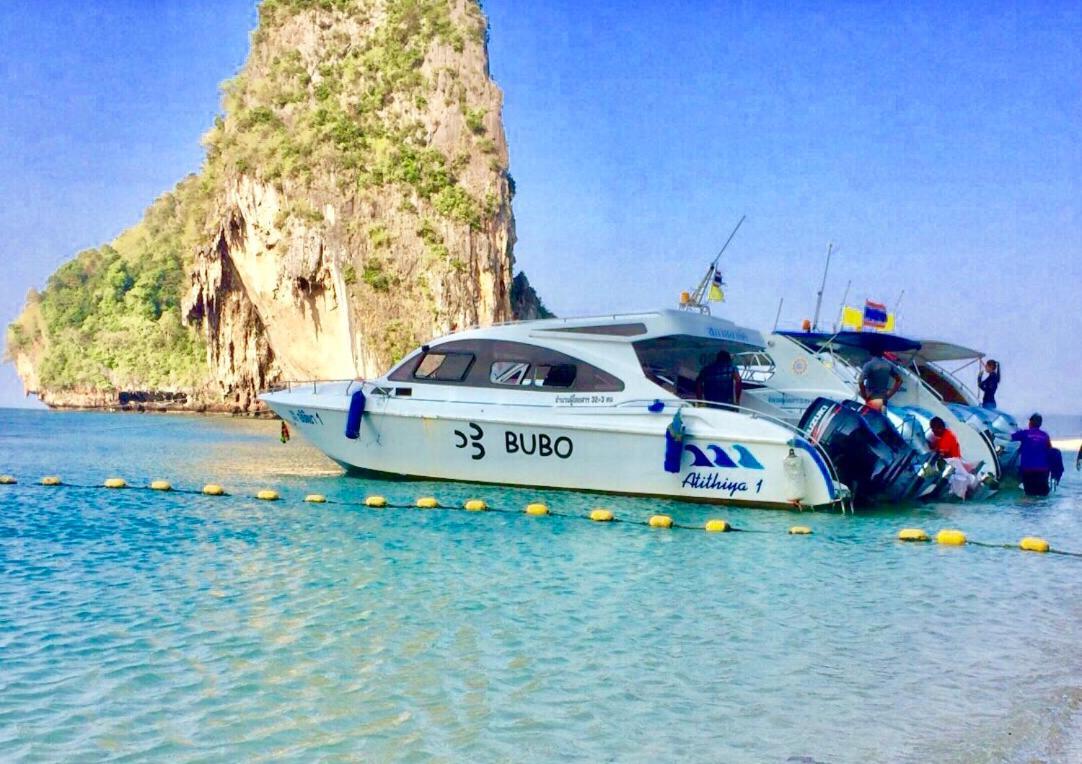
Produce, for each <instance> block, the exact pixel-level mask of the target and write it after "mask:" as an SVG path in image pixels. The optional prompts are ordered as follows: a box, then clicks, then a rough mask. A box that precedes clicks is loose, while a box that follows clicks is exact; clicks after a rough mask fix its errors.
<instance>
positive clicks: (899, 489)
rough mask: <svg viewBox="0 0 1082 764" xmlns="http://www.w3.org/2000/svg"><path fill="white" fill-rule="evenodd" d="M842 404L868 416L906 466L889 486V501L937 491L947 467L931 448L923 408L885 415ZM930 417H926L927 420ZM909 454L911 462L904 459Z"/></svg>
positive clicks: (850, 403)
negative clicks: (921, 416)
mask: <svg viewBox="0 0 1082 764" xmlns="http://www.w3.org/2000/svg"><path fill="white" fill-rule="evenodd" d="M842 405H843V406H845V407H846V408H849V409H851V410H853V411H856V412H857V413H858V414H860V415H861V416H862V417H864V421H865V422H867V423H868V426H869V427H870V428H871V430H872V432H874V433H875V434H876V436H877V437H878V438H879V439H880V440H881V441H883V442H884V443H885V444H886V445H887V447H888V448H890V450H891V451H893V452H894V453H895V455H896V461H897V462H898V463H899V464H902V463H904V467H903V468H902V469H901V470H900V471H899V472H898V474H897V475H896V476H895V477H894V478H893V479H892V480H891V483H890V485H889V486H888V487H887V490H886V496H887V498H890V499H892V500H894V501H902V500H905V499H910V498H918V497H920V498H924V497H927V496H929V495H931V494H932V493H934V492H935V490H936V488H937V486H938V485H939V483H940V478H941V477H942V474H943V468H944V466H945V465H944V464H943V462H942V460H941V459H940V458H939V455H938V454H936V453H935V452H934V451H932V449H931V447H930V446H929V445H928V437H927V435H926V434H925V432H926V427H927V422H926V421H925V422H921V421H920V418H919V415H920V413H922V412H921V411H920V410H919V409H915V410H909V409H906V408H897V407H893V408H888V409H886V410H885V412H884V411H876V410H875V409H872V408H868V407H867V406H864V405H862V404H860V403H858V402H857V401H845V402H843V403H842ZM929 418H930V417H927V416H926V417H925V420H927V419H929ZM906 454H908V455H909V458H908V459H905V458H904V457H905V455H906Z"/></svg>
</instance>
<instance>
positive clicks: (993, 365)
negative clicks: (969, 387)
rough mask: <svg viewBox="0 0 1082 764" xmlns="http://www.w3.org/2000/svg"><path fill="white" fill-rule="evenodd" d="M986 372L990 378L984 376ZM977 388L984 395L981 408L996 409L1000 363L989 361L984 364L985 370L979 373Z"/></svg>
mask: <svg viewBox="0 0 1082 764" xmlns="http://www.w3.org/2000/svg"><path fill="white" fill-rule="evenodd" d="M985 372H987V373H988V376H987V377H986V376H984V374H985ZM977 387H979V388H980V391H981V394H982V396H983V397H982V400H981V408H985V409H994V408H995V407H996V389H997V388H998V387H999V361H993V360H992V359H990V358H989V359H988V360H987V361H985V362H984V368H983V369H982V370H981V371H978V372H977Z"/></svg>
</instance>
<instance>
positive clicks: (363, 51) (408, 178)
mask: <svg viewBox="0 0 1082 764" xmlns="http://www.w3.org/2000/svg"><path fill="white" fill-rule="evenodd" d="M486 38H487V26H486V22H485V19H484V17H483V14H482V13H481V10H480V8H479V6H478V4H477V2H476V0H352V1H350V0H333V1H332V2H327V1H326V0H311V1H310V0H265V2H264V3H263V5H262V6H261V8H260V22H259V27H258V29H257V30H256V31H255V32H254V33H253V36H252V50H251V53H250V56H249V60H248V62H247V63H246V65H245V67H244V69H243V70H242V72H241V73H240V74H239V75H238V76H237V77H236V78H235V79H234V80H231V81H230V82H229V83H227V84H226V86H225V87H224V93H225V95H224V110H225V113H224V116H223V117H221V118H219V119H218V120H217V121H216V124H215V126H214V128H213V129H212V130H211V131H210V132H209V133H208V135H207V136H206V137H205V141H204V142H205V144H206V146H207V159H206V162H205V165H204V167H203V169H202V171H201V173H200V175H199V176H198V177H197V178H194V179H190V180H189V181H187V182H186V183H187V185H185V186H184V189H183V192H182V189H180V188H179V187H178V191H177V192H176V193H175V196H176V198H177V204H176V205H175V209H176V217H177V220H178V222H177V224H176V225H175V226H174V228H175V229H176V232H178V233H176V235H175V236H173V237H172V239H171V242H170V243H169V244H167V245H166V246H174V247H177V248H179V249H180V250H182V251H180V252H179V255H178V257H177V258H176V259H177V261H178V262H180V263H182V266H181V267H182V270H183V279H182V283H181V288H180V290H179V291H180V294H179V295H178V296H177V298H178V299H177V306H176V312H177V315H178V316H179V318H180V319H181V320H182V321H183V323H184V324H185V325H186V326H187V327H188V328H187V331H188V332H189V333H190V334H191V335H192V337H191V339H192V342H193V343H195V345H197V346H198V347H199V348H201V351H200V352H201V353H202V354H203V355H204V357H205V375H204V378H203V379H200V380H195V381H193V380H188V381H187V382H186V383H181V384H171V385H170V384H165V385H162V384H160V383H159V384H157V385H150V384H139V383H140V382H142V381H143V380H140V379H132V378H131V377H138V376H139V375H138V374H137V373H132V374H129V375H128V377H129V378H128V379H126V380H124V381H123V383H122V384H119V385H118V384H117V381H116V380H115V379H109V374H105V376H104V377H101V372H100V366H99V367H95V368H96V369H97V371H94V372H93V374H98V375H99V377H97V378H93V374H90V372H84V370H82V368H81V367H79V370H78V371H76V372H72V373H70V374H68V375H67V376H65V377H64V379H63V380H59V381H60V382H62V383H63V384H60V385H57V384H55V382H56V380H53V379H50V374H49V373H47V371H46V368H47V367H48V363H47V360H48V356H49V354H50V352H51V351H50V346H51V345H52V344H54V342H53V341H54V340H55V339H56V337H58V336H59V335H60V334H62V333H63V331H65V328H64V327H63V326H59V325H57V324H56V321H55V320H52V319H56V317H57V316H58V315H63V316H67V315H68V314H67V313H62V312H60V311H57V310H52V311H51V312H50V310H49V305H50V299H51V298H50V290H49V289H47V290H46V291H45V293H44V294H43V295H42V306H41V307H42V308H45V310H44V316H45V319H46V320H45V321H43V322H40V323H41V324H42V325H43V326H44V327H45V328H44V329H43V330H41V331H38V332H37V333H35V332H34V331H33V330H31V329H30V328H29V324H30V323H31V321H30V320H29V317H28V316H27V315H25V314H24V316H23V317H22V318H21V319H20V321H19V322H16V323H17V325H19V326H20V327H21V328H20V329H19V330H18V331H19V333H18V335H17V336H15V341H13V336H12V333H11V331H10V330H9V341H8V348H9V354H10V355H11V356H12V357H13V358H14V359H15V361H16V364H17V367H18V369H19V371H20V375H21V376H22V377H23V380H24V383H25V384H27V386H28V388H29V387H36V389H38V390H39V391H41V392H43V393H44V395H43V398H44V399H45V400H46V401H47V402H50V403H54V404H58V403H59V404H60V405H63V400H64V396H65V395H70V396H81V397H79V398H78V401H87V400H90V399H89V398H87V397H86V396H87V395H90V396H91V397H93V396H98V398H104V399H105V400H106V401H108V400H110V399H111V398H110V396H112V398H115V400H116V401H117V402H118V403H119V401H120V400H121V397H122V396H121V393H124V392H128V393H130V392H131V391H132V390H136V389H137V390H139V391H140V395H136V396H135V398H134V400H136V404H135V405H148V406H150V407H154V406H156V405H159V404H160V405H161V407H164V408H174V407H186V408H213V409H223V410H232V411H238V412H253V411H258V410H259V408H260V405H259V404H258V401H257V400H256V395H257V393H258V392H259V391H260V390H261V389H264V388H266V387H267V386H270V385H272V384H274V383H276V382H278V381H282V380H300V379H329V378H330V379H340V378H350V377H354V376H369V375H374V374H377V373H379V372H382V371H383V370H385V369H386V368H387V367H388V366H389V365H390V364H391V363H393V362H394V361H396V360H398V359H399V358H400V357H401V356H402V355H404V354H405V353H406V352H408V351H409V350H410V349H411V348H412V347H414V346H416V345H418V344H420V343H421V342H423V341H424V340H427V339H429V338H431V337H432V336H436V335H439V334H443V333H446V332H448V331H452V330H454V329H458V328H465V327H467V326H472V325H476V324H486V323H491V322H493V321H503V320H508V319H510V318H511V317H512V306H511V300H510V294H511V276H512V267H513V254H512V249H513V245H514V240H515V230H514V217H513V214H512V210H511V195H512V192H511V188H512V187H513V185H512V183H511V181H510V177H509V175H508V173H507V163H508V159H507V146H506V141H505V137H504V132H503V127H502V123H501V119H500V112H501V101H502V97H501V94H500V91H499V89H498V88H497V87H496V85H495V84H494V83H493V82H492V80H491V78H490V77H489V73H488V59H487V50H486ZM169 230H173V228H170V229H169ZM120 256H121V258H122V259H123V257H124V256H125V255H124V251H123V250H122V251H121V255H120ZM83 270H84V271H85V270H86V269H85V268H84V269H83ZM109 283H110V284H111V283H112V282H109ZM124 283H126V282H124ZM121 286H123V284H121ZM51 288H52V282H50V289H51ZM518 293H519V294H520V295H526V296H525V297H524V298H523V299H524V300H525V301H524V302H523V301H520V309H521V310H523V311H525V313H526V314H527V315H529V314H530V311H531V310H533V311H534V313H536V312H537V310H536V309H535V308H534V307H533V306H534V304H535V303H536V304H537V307H538V308H539V301H537V300H536V296H535V295H534V296H532V297H531V295H532V294H533V293H532V290H529V293H528V294H526V293H525V292H523V291H522V290H521V289H519V290H518ZM124 299H127V298H126V296H125V298H124ZM54 302H55V300H54ZM69 313H70V311H69ZM85 323H86V319H85V318H84V319H83V323H81V324H80V327H84V326H85ZM14 326H15V325H13V328H14ZM50 327H51V329H50ZM58 329H59V330H60V331H57V330H58ZM51 335H56V336H51ZM96 339H97V338H95V340H96ZM144 352H146V353H154V352H155V349H154V348H153V347H147V348H144ZM69 366H70V364H69ZM72 368H74V367H72ZM65 370H66V371H70V369H69V368H68V367H65ZM88 374H90V376H91V377H92V378H84V377H87V375H88ZM114 376H115V375H114ZM69 377H73V378H72V379H69ZM95 379H97V384H95V383H94V381H95ZM125 386H126V387H127V388H128V389H127V390H125V389H124V388H125ZM163 388H167V392H168V393H169V394H170V395H172V396H173V397H172V399H171V400H167V401H164V402H163V401H155V400H153V399H154V397H155V395H154V391H155V390H157V391H159V392H160V391H161V390H162V389H163ZM148 391H149V392H148ZM178 394H183V396H184V399H183V403H181V404H178V403H177V400H179V399H178V397H177V395H178ZM159 397H160V396H159ZM145 398H146V399H149V400H147V401H143V402H140V400H142V399H145ZM95 400H97V399H95ZM127 400H128V401H129V404H130V403H131V401H132V400H133V397H132V395H131V394H129V395H128V396H127ZM73 402H75V400H74V399H73ZM90 405H101V403H100V400H99V401H97V402H96V403H92V404H90Z"/></svg>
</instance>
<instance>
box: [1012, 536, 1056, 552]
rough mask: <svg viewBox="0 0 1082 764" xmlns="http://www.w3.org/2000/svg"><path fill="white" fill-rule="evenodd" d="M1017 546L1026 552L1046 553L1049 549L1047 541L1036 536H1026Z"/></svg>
mask: <svg viewBox="0 0 1082 764" xmlns="http://www.w3.org/2000/svg"><path fill="white" fill-rule="evenodd" d="M1018 546H1019V548H1021V549H1024V550H1026V551H1027V552H1047V551H1048V550H1049V549H1050V548H1051V547H1049V545H1048V542H1047V541H1045V540H1044V539H1042V538H1037V537H1036V536H1026V537H1025V538H1024V539H1022V540H1021V541H1019V542H1018Z"/></svg>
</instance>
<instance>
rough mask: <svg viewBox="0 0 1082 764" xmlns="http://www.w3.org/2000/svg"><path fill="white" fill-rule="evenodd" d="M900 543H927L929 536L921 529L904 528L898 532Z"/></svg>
mask: <svg viewBox="0 0 1082 764" xmlns="http://www.w3.org/2000/svg"><path fill="white" fill-rule="evenodd" d="M898 540H899V541H927V540H928V534H927V533H925V532H924V531H922V530H921V529H920V528H902V529H901V530H900V531H898Z"/></svg>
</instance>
